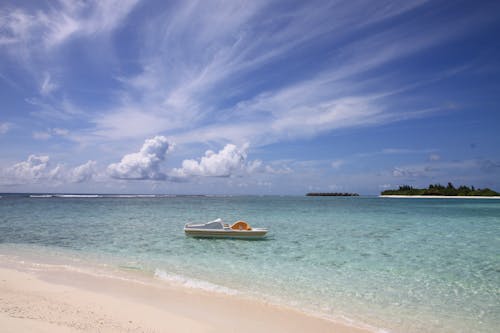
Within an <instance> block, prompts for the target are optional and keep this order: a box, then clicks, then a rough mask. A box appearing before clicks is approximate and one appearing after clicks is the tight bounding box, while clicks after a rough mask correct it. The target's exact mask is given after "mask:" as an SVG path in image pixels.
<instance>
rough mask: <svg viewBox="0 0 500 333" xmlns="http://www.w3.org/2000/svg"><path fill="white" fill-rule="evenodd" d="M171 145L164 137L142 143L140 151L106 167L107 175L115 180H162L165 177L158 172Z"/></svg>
mask: <svg viewBox="0 0 500 333" xmlns="http://www.w3.org/2000/svg"><path fill="white" fill-rule="evenodd" d="M170 147H171V145H170V144H169V142H168V140H167V138H166V137H164V136H155V137H154V138H152V139H148V140H146V141H145V142H144V144H143V146H142V148H141V150H140V151H139V152H137V153H132V154H128V155H125V156H123V158H122V159H121V161H120V162H119V163H113V164H110V165H109V166H108V173H109V175H110V176H111V177H112V178H117V179H136V180H144V179H152V180H164V179H166V178H167V177H166V175H165V174H164V173H163V172H161V171H160V166H161V162H163V161H164V160H165V157H166V155H167V152H168V151H169V148H170Z"/></svg>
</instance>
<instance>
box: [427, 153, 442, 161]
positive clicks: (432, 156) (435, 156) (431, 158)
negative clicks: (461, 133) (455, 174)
mask: <svg viewBox="0 0 500 333" xmlns="http://www.w3.org/2000/svg"><path fill="white" fill-rule="evenodd" d="M440 159H441V156H440V155H439V154H430V155H429V161H439V160H440Z"/></svg>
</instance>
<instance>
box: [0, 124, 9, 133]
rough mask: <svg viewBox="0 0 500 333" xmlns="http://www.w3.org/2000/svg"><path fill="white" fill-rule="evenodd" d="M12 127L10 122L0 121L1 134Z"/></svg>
mask: <svg viewBox="0 0 500 333" xmlns="http://www.w3.org/2000/svg"><path fill="white" fill-rule="evenodd" d="M10 128H11V124H10V123H0V134H5V133H7V132H8V131H9V130H10Z"/></svg>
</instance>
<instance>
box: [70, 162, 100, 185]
mask: <svg viewBox="0 0 500 333" xmlns="http://www.w3.org/2000/svg"><path fill="white" fill-rule="evenodd" d="M95 166H96V162H95V161H91V160H90V161H88V162H87V163H85V164H82V165H79V166H77V167H75V168H74V169H73V170H72V171H71V180H72V181H73V182H74V183H83V182H87V181H89V180H91V179H92V178H93V177H94V175H95V173H96V171H95Z"/></svg>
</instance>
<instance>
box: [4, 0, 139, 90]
mask: <svg viewBox="0 0 500 333" xmlns="http://www.w3.org/2000/svg"><path fill="white" fill-rule="evenodd" d="M136 3H137V0H125V1H119V0H100V1H97V0H94V1H85V2H76V1H66V0H59V1H57V2H55V3H53V4H52V5H51V6H49V7H48V8H49V9H48V10H45V11H43V10H38V11H29V10H23V9H20V8H15V9H13V10H12V9H9V10H6V9H4V10H3V11H2V12H0V15H1V17H2V20H1V22H0V46H2V45H5V46H8V47H9V51H11V52H12V51H14V52H17V54H19V52H21V54H22V53H25V54H24V55H26V52H27V53H29V52H39V51H40V49H39V47H40V46H42V47H44V48H46V50H50V49H51V48H54V47H56V46H59V45H61V44H62V43H64V42H66V41H67V40H69V39H70V38H71V37H73V36H77V35H82V36H93V35H95V34H97V33H106V32H109V31H112V30H113V29H115V28H116V27H117V26H118V25H119V24H120V22H121V21H122V20H123V19H124V18H125V17H126V16H127V15H128V13H129V12H130V11H131V10H132V8H133V7H134V6H135V4H136ZM40 43H41V44H42V45H40ZM13 46H18V47H19V48H17V49H16V48H15V47H14V48H13ZM17 54H16V55H17ZM49 80H50V79H49ZM47 82H48V81H47Z"/></svg>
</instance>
